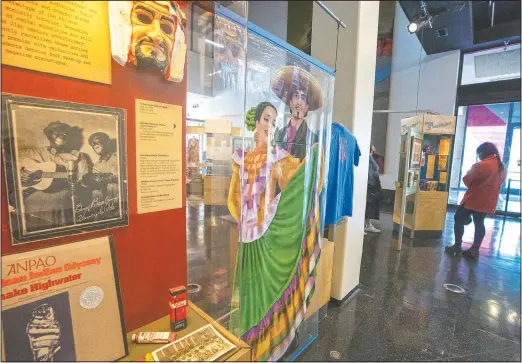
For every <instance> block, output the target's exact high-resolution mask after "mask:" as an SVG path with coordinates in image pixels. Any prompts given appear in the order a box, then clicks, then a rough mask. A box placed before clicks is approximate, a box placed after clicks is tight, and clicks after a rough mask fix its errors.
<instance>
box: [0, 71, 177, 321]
mask: <svg viewBox="0 0 522 363" xmlns="http://www.w3.org/2000/svg"><path fill="white" fill-rule="evenodd" d="M2 92H4V93H14V94H20V95H26V96H33V97H41V98H49V99H56V100H64V101H72V102H79V103H86V104H92V105H102V106H110V107H119V108H123V109H125V110H126V113H127V121H126V122H127V125H126V126H127V140H126V141H127V174H128V206H129V226H128V227H123V228H116V229H113V230H109V231H98V232H92V233H86V234H82V235H75V236H70V237H65V238H56V239H53V240H47V241H42V242H34V243H28V244H24V245H21V246H11V235H10V228H9V218H8V214H7V201H6V190H5V181H4V180H2V181H1V185H2V234H1V236H2V255H6V254H12V253H19V252H24V251H29V250H34V249H38V248H43V247H49V246H53V245H60V244H65V243H69V242H73V241H79V240H80V241H81V240H83V239H88V238H91V237H97V236H103V235H107V234H112V235H113V236H114V244H115V250H116V260H117V265H118V273H119V278H120V290H121V296H122V302H123V312H124V318H125V325H126V329H127V331H130V330H134V329H136V328H138V327H140V326H142V325H144V324H146V323H149V322H151V321H153V320H155V319H158V318H160V317H162V316H164V315H167V314H168V288H170V287H174V286H177V285H186V281H187V257H186V233H185V230H186V225H185V218H186V215H185V208H184V207H183V208H180V209H177V210H169V211H163V212H156V213H148V214H140V215H138V214H136V213H137V196H136V130H135V99H136V98H141V99H145V100H152V101H157V102H165V103H170V104H176V105H182V106H183V120H185V105H186V95H187V85H186V79H185V80H184V81H183V82H181V83H174V82H168V81H165V80H164V78H163V75H162V74H161V73H159V72H153V71H147V72H144V71H138V70H137V69H136V68H135V67H134V66H132V65H128V66H126V67H122V66H120V65H119V64H117V63H116V62H114V61H113V62H112V85H103V84H98V83H93V82H88V81H82V80H79V79H73V78H67V77H62V76H56V75H49V74H45V73H41V72H34V71H29V70H25V69H20V68H14V67H8V66H2ZM183 135H185V122H183ZM181 142H182V143H183V148H182V150H183V153H185V137H183V138H182V141H181ZM182 160H183V169H182V170H184V168H185V165H184V163H185V154H183V158H182ZM3 170H4V165H3V163H2V171H3ZM184 195H185V175H183V196H184ZM184 204H185V203H184Z"/></svg>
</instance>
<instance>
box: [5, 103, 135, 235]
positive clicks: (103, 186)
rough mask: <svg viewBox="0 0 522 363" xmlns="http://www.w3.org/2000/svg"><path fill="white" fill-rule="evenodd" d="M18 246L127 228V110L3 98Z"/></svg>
mask: <svg viewBox="0 0 522 363" xmlns="http://www.w3.org/2000/svg"><path fill="white" fill-rule="evenodd" d="M2 110H3V112H2V135H3V139H2V144H3V151H4V153H3V154H4V165H5V169H6V170H5V171H6V183H7V198H8V203H9V210H10V212H9V217H10V224H11V234H12V243H13V244H14V245H16V244H21V243H27V242H33V241H37V240H42V239H48V238H53V237H59V236H65V235H70V234H76V233H82V232H87V231H94V230H100V229H107V228H114V227H121V226H126V225H127V224H128V213H127V172H126V162H125V156H126V155H125V154H126V151H125V150H126V149H125V111H124V110H123V109H119V108H110V107H104V106H93V105H86V104H80V103H73V102H64V101H56V100H48V99H41V98H33V97H25V96H18V95H11V94H2Z"/></svg>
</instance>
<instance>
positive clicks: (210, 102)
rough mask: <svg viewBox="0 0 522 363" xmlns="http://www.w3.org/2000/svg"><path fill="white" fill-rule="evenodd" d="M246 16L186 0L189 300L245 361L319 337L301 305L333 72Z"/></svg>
mask: <svg viewBox="0 0 522 363" xmlns="http://www.w3.org/2000/svg"><path fill="white" fill-rule="evenodd" d="M247 13H248V12H247V2H239V1H237V2H226V3H220V4H217V3H212V2H194V3H193V4H192V5H191V6H190V10H189V14H188V19H189V28H190V29H191V31H192V33H191V35H189V37H188V39H189V44H190V45H191V47H192V48H191V49H189V54H188V59H189V63H188V65H187V66H188V70H187V73H188V77H189V78H188V92H189V93H188V95H187V104H188V110H187V115H188V116H187V117H190V124H188V123H187V160H188V161H187V165H188V166H190V167H191V168H193V169H192V171H191V173H192V174H191V176H192V178H191V180H190V181H189V180H188V179H187V183H188V185H190V187H188V188H187V195H188V197H187V249H188V251H187V252H188V281H189V285H190V284H193V285H190V286H189V288H190V289H189V298H190V299H191V300H192V301H193V302H194V303H196V304H197V305H198V306H199V307H200V308H202V309H203V310H204V311H205V312H206V313H207V314H208V315H209V316H211V317H212V318H213V319H215V320H217V321H219V322H220V324H222V325H223V326H224V327H226V328H227V329H228V330H229V331H230V332H231V333H233V334H234V335H236V336H237V337H238V338H240V339H242V340H243V341H244V342H246V343H247V344H248V345H249V346H251V349H252V359H253V360H277V359H283V360H291V359H292V357H293V356H294V355H295V353H296V352H298V351H299V350H300V349H301V348H303V347H304V346H305V345H306V344H307V343H308V342H309V341H310V339H313V338H315V337H317V334H318V322H317V316H316V315H314V312H313V311H308V310H307V307H308V306H311V305H310V301H311V299H312V298H313V295H314V286H315V278H316V273H317V271H316V270H317V263H318V261H319V258H320V251H321V247H322V237H321V236H322V228H323V227H322V218H323V215H322V214H321V210H323V209H324V208H323V204H324V193H322V192H323V190H325V180H326V176H327V173H328V170H327V166H328V162H327V161H328V157H329V155H328V150H329V139H330V125H331V119H332V102H331V101H330V100H333V85H334V75H333V71H332V70H331V69H329V68H327V67H325V66H324V65H322V64H321V63H319V62H317V61H315V60H314V59H312V58H311V57H310V56H307V55H306V54H304V53H302V52H300V51H299V50H297V49H295V48H293V47H292V46H290V45H288V44H287V43H285V42H283V41H281V40H280V39H278V38H276V37H274V36H272V35H271V34H269V33H267V32H265V31H264V30H262V29H260V28H259V27H257V26H255V25H254V24H252V23H250V22H248V20H247ZM191 59H192V61H191ZM198 158H199V160H197V159H198ZM198 166H199V169H198ZM198 170H199V172H200V175H201V179H199V180H198V177H197V176H198ZM187 172H188V171H187ZM197 183H201V184H202V188H198V187H197ZM193 186H194V187H193ZM198 193H199V194H198ZM192 287H193V289H192ZM307 313H308V314H307ZM305 316H307V317H308V318H305Z"/></svg>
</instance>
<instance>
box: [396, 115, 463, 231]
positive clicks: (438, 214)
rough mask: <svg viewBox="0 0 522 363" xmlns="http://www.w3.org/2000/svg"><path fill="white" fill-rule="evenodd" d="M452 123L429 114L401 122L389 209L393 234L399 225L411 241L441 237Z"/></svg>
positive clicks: (446, 192)
mask: <svg viewBox="0 0 522 363" xmlns="http://www.w3.org/2000/svg"><path fill="white" fill-rule="evenodd" d="M455 124H456V118H455V117H454V116H442V115H431V114H424V115H419V116H415V117H411V118H406V119H403V120H401V127H402V136H401V138H402V141H401V154H400V164H399V176H398V182H397V183H396V190H395V202H394V208H393V223H394V231H395V232H397V231H398V230H399V229H400V225H401V224H403V226H404V229H405V231H406V233H407V235H408V236H409V237H411V238H413V237H415V236H426V235H433V236H440V235H441V234H442V231H443V230H444V226H445V222H446V209H447V204H448V191H449V180H450V179H449V174H450V170H451V165H450V163H451V160H452V156H451V155H452V148H453V135H454V134H455ZM407 142H409V143H410V145H409V146H408V145H407ZM407 150H410V153H409V155H407V154H406V151H407ZM403 209H404V212H403ZM402 212H403V213H404V220H403V223H401V213H402Z"/></svg>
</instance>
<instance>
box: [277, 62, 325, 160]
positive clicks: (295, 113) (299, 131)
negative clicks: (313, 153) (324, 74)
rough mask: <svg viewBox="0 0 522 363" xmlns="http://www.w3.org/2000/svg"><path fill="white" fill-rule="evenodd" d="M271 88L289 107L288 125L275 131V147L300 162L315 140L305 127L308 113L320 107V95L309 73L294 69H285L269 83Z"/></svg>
mask: <svg viewBox="0 0 522 363" xmlns="http://www.w3.org/2000/svg"><path fill="white" fill-rule="evenodd" d="M270 88H271V89H272V91H273V92H274V93H275V94H276V95H277V97H279V98H280V99H281V100H282V101H283V102H284V103H285V104H287V105H288V106H289V107H290V121H289V122H288V124H287V125H286V126H285V127H283V128H282V129H281V130H278V132H277V137H276V143H277V144H278V145H279V146H281V147H282V148H283V149H285V150H286V151H287V152H289V153H290V154H291V155H292V156H295V157H296V158H299V159H300V160H303V159H304V158H305V157H306V155H307V149H308V148H310V147H311V146H312V145H313V144H315V143H316V142H317V140H318V138H317V135H316V134H315V133H313V132H312V131H311V130H310V129H309V128H308V125H307V123H306V116H307V115H308V111H315V110H317V109H319V108H321V107H323V92H322V90H321V88H320V87H319V82H317V80H316V79H315V78H314V76H312V75H311V74H310V73H308V72H307V71H305V70H304V69H302V68H299V67H295V66H285V67H283V68H281V69H280V70H279V72H277V74H276V75H275V76H274V78H272V81H271V82H270Z"/></svg>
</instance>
